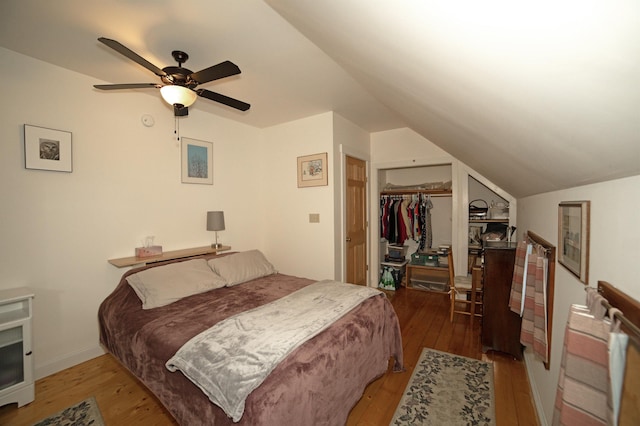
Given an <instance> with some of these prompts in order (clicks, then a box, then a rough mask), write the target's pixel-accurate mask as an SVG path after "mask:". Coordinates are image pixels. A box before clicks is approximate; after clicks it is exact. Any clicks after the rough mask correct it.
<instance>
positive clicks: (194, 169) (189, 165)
mask: <svg viewBox="0 0 640 426" xmlns="http://www.w3.org/2000/svg"><path fill="white" fill-rule="evenodd" d="M181 143H182V147H181V157H182V183H198V184H203V185H213V143H212V142H206V141H200V140H197V139H191V138H184V137H183V138H181Z"/></svg>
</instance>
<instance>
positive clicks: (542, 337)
mask: <svg viewBox="0 0 640 426" xmlns="http://www.w3.org/2000/svg"><path fill="white" fill-rule="evenodd" d="M547 268H548V260H547V258H546V257H545V256H544V249H543V248H542V247H540V246H538V247H537V248H536V250H535V251H534V252H532V253H531V254H529V256H528V258H527V272H526V290H525V294H524V305H523V310H522V328H521V331H520V343H522V344H523V345H525V346H529V347H531V348H532V349H533V353H534V354H535V356H536V357H537V358H538V359H540V360H541V361H542V362H544V363H547V362H549V351H548V341H547V303H546V302H547V293H546V288H547Z"/></svg>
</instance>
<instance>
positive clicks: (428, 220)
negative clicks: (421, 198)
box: [424, 194, 433, 248]
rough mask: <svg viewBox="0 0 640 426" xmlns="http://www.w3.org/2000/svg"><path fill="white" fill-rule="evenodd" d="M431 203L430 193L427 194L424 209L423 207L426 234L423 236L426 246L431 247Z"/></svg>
mask: <svg viewBox="0 0 640 426" xmlns="http://www.w3.org/2000/svg"><path fill="white" fill-rule="evenodd" d="M432 208H433V203H432V202H431V194H429V195H427V202H426V209H425V226H424V227H425V230H426V233H427V236H426V238H425V244H426V246H427V248H431V246H432V245H433V228H432V227H431V209H432Z"/></svg>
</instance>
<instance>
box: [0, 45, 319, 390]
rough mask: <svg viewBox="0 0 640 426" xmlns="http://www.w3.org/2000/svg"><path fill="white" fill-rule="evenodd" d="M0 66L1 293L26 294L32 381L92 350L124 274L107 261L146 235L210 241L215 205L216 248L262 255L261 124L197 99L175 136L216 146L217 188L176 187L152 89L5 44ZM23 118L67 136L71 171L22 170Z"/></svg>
mask: <svg viewBox="0 0 640 426" xmlns="http://www.w3.org/2000/svg"><path fill="white" fill-rule="evenodd" d="M0 64H2V66H0V78H2V79H3V81H6V82H10V83H9V84H6V85H5V87H4V92H3V95H4V98H5V100H7V99H12V101H11V102H10V103H5V104H4V107H3V112H2V114H1V115H0V141H2V142H1V143H0V182H1V186H0V200H2V220H1V221H0V235H1V241H2V243H1V244H0V270H1V271H2V277H1V278H0V288H11V287H20V286H29V287H32V288H33V289H34V290H35V295H36V297H35V301H34V306H35V309H34V312H35V317H34V333H33V336H34V361H35V367H36V377H37V378H39V377H43V376H45V375H47V374H50V373H52V372H54V371H57V370H59V369H61V368H65V367H67V366H69V365H73V364H74V363H76V362H80V361H84V360H86V359H88V358H91V357H92V356H94V355H97V354H100V353H101V349H100V347H99V346H98V327H97V309H98V306H99V304H100V302H101V301H102V300H103V299H104V298H105V297H106V295H108V294H109V292H111V290H112V289H113V288H114V287H115V285H116V284H117V283H118V281H119V279H120V276H121V275H122V273H123V272H124V270H122V269H117V268H115V267H114V266H111V265H110V264H108V263H107V259H109V258H114V257H123V256H130V255H133V250H134V247H136V246H139V245H140V242H141V240H142V239H143V238H144V237H145V236H147V235H155V237H156V239H155V242H156V243H158V244H160V245H162V246H163V247H164V248H165V250H172V249H179V248H186V247H197V246H205V245H208V244H210V243H211V242H212V240H213V237H214V236H213V233H211V232H207V231H206V230H205V223H206V219H205V217H206V211H208V210H218V209H220V210H224V211H225V219H226V227H227V229H226V230H225V231H222V232H220V240H221V241H222V242H223V243H226V244H230V245H231V246H233V249H234V250H236V249H237V250H246V249H250V248H254V247H256V248H260V249H264V247H262V246H261V245H260V243H261V242H262V241H261V239H259V238H258V239H256V238H255V235H257V234H258V233H259V230H260V229H261V223H260V222H259V221H256V220H254V219H255V217H256V213H257V211H258V207H259V206H260V205H261V202H260V197H259V195H258V196H254V197H251V194H254V195H255V189H254V188H255V186H256V183H258V182H260V181H261V176H262V173H263V170H261V168H262V167H263V162H262V160H261V158H260V156H259V151H258V150H259V149H261V147H262V146H264V143H263V141H262V136H261V132H260V131H259V130H258V129H255V128H252V127H249V126H245V125H241V124H238V123H236V122H233V121H230V120H225V119H222V118H219V117H216V116H212V115H210V114H204V113H201V112H200V111H198V107H197V103H196V105H194V106H193V107H192V108H191V112H190V115H189V117H188V118H185V119H181V120H180V122H181V124H180V129H181V134H182V136H188V137H192V138H197V139H202V140H206V141H210V142H213V143H214V185H213V186H209V185H192V184H182V183H181V182H180V149H179V146H178V144H177V143H176V140H175V139H174V133H173V131H174V117H173V113H172V111H171V109H170V108H169V107H168V106H166V105H164V104H163V102H162V100H161V98H160V96H159V94H158V93H154V92H153V91H151V92H150V93H149V94H146V93H143V92H142V91H139V92H127V91H119V92H117V93H116V92H101V91H98V90H95V89H94V88H93V87H92V85H93V84H96V83H100V82H98V81H95V80H93V79H91V78H89V77H87V76H84V75H81V74H76V73H73V72H70V71H67V70H64V69H62V68H58V67H54V66H51V65H49V64H46V63H43V62H40V61H37V60H34V59H32V58H28V57H25V56H22V55H19V54H16V53H14V52H11V51H9V50H6V49H0ZM198 102H203V101H198ZM143 114H151V115H153V116H154V118H155V125H154V126H153V127H150V128H147V127H144V126H143V125H142V123H141V120H140V118H141V116H142V115H143ZM25 123H26V124H31V125H36V126H42V127H48V128H53V129H58V130H66V131H69V132H72V138H73V139H72V140H73V142H72V143H73V173H60V172H50V171H39V170H26V169H25V168H24V151H23V125H24V124H25ZM293 162H294V163H293V164H295V158H294V160H293ZM239 163H241V164H242V165H243V167H237V165H238V164H239ZM265 170H266V169H265ZM291 181H292V182H294V185H295V173H294V174H293V175H292V177H291ZM325 217H327V218H329V217H330V215H326V216H325ZM276 266H278V265H277V264H276Z"/></svg>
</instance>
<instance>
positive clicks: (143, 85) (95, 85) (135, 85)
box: [93, 83, 160, 90]
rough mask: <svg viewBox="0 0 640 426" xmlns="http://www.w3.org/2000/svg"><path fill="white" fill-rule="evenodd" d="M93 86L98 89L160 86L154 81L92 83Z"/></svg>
mask: <svg viewBox="0 0 640 426" xmlns="http://www.w3.org/2000/svg"><path fill="white" fill-rule="evenodd" d="M93 87H95V88H96V89H100V90H118V89H146V88H149V87H160V85H159V84H156V83H127V84H94V85H93Z"/></svg>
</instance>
